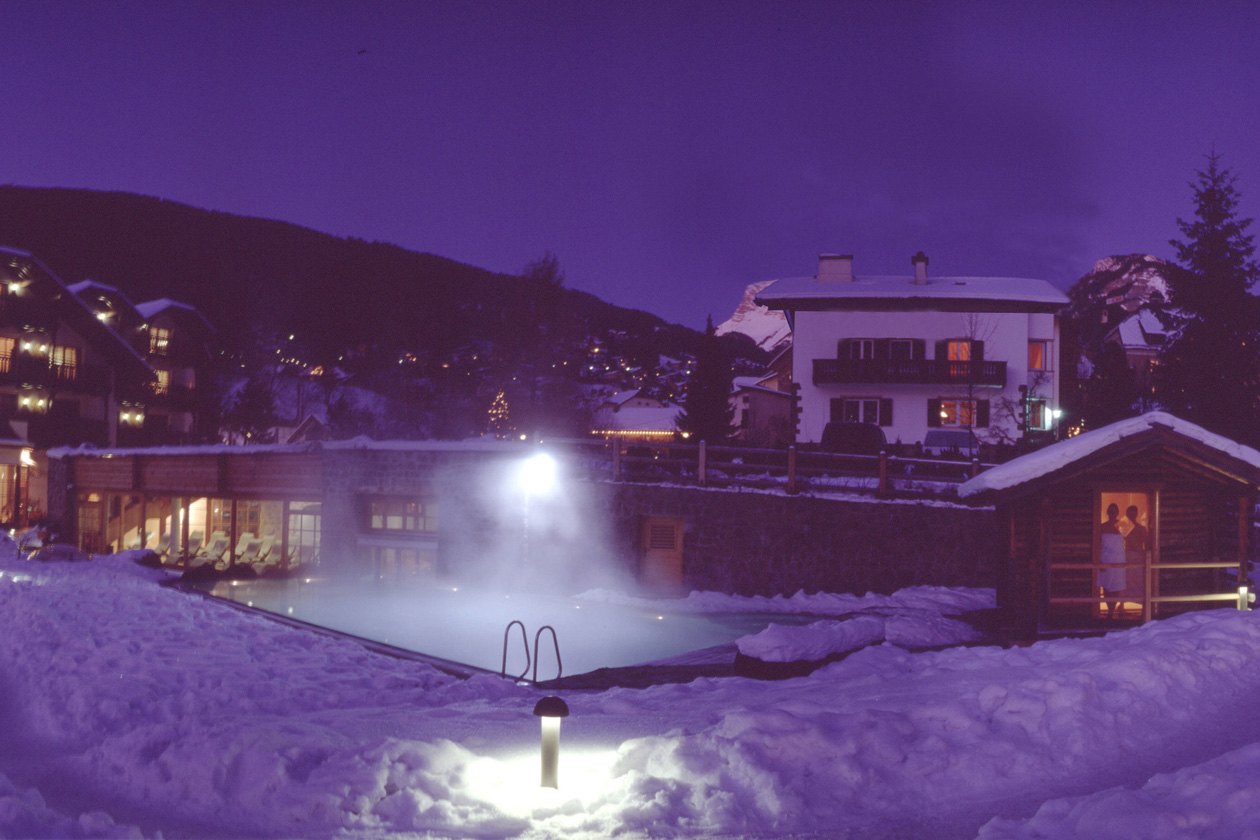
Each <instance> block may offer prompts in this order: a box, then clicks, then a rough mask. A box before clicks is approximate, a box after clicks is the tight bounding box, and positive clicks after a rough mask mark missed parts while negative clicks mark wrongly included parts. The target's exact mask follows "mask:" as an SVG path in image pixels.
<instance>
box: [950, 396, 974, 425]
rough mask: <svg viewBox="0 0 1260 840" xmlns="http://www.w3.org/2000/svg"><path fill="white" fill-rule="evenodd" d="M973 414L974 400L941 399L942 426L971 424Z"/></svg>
mask: <svg viewBox="0 0 1260 840" xmlns="http://www.w3.org/2000/svg"><path fill="white" fill-rule="evenodd" d="M975 416H976V401H975V400H941V425H942V426H964V427H965V426H971V425H973V423H974V422H975Z"/></svg>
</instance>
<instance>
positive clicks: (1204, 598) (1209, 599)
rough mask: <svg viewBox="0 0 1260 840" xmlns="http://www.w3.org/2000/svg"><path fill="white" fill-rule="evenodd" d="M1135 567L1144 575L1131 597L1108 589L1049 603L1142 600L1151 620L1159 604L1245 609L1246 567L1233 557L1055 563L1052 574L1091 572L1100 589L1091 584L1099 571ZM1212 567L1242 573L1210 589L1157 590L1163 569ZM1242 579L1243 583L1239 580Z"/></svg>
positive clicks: (1144, 616) (1144, 618) (1146, 616)
mask: <svg viewBox="0 0 1260 840" xmlns="http://www.w3.org/2000/svg"><path fill="white" fill-rule="evenodd" d="M1128 569H1132V570H1134V572H1135V573H1137V574H1138V575H1141V577H1142V583H1143V588H1142V593H1141V594H1140V595H1136V596H1134V597H1129V596H1127V595H1125V594H1124V593H1123V592H1120V593H1107V594H1101V595H1048V597H1047V601H1048V603H1049V604H1050V605H1052V606H1053V605H1055V604H1062V605H1069V604H1096V605H1098V606H1099V607H1100V608H1101V607H1102V606H1103V605H1105V604H1112V603H1121V602H1123V603H1132V602H1140V605H1141V610H1142V614H1141V619H1142V621H1150V620H1151V619H1152V618H1154V617H1155V615H1156V613H1157V612H1158V609H1157V607H1158V605H1160V604H1208V603H1216V602H1232V603H1236V604H1237V605H1238V608H1239V609H1244V608H1245V604H1244V600H1243V599H1244V598H1245V597H1246V596H1245V595H1244V594H1241V592H1240V589H1239V587H1240V585H1244V586H1245V581H1246V574H1247V570H1246V569H1245V568H1240V566H1239V562H1238V561H1237V560H1233V561H1220V560H1211V561H1202V562H1188V563H1158V562H1139V563H1052V564H1050V567H1049V573H1050V575H1051V576H1053V575H1054V573H1055V572H1063V571H1067V572H1072V571H1078V572H1089V573H1090V581H1091V588H1092V589H1095V590H1097V587H1096V586H1092V582H1093V578H1094V576H1095V575H1096V574H1097V573H1100V572H1105V571H1118V570H1128ZM1188 569H1195V570H1211V569H1218V570H1222V571H1228V570H1233V571H1235V572H1237V573H1238V574H1239V577H1238V580H1237V581H1234V582H1232V583H1230V584H1228V586H1227V587H1226V586H1224V585H1222V586H1215V587H1209V588H1210V589H1211V591H1180V592H1176V593H1174V594H1169V595H1157V594H1154V593H1155V592H1156V591H1158V590H1159V589H1160V588H1161V585H1160V580H1159V575H1160V573H1162V572H1166V571H1168V572H1170V571H1177V570H1188ZM1240 582H1241V583H1240Z"/></svg>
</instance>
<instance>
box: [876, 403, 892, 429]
mask: <svg viewBox="0 0 1260 840" xmlns="http://www.w3.org/2000/svg"><path fill="white" fill-rule="evenodd" d="M879 425H881V426H891V425H892V398H891V397H882V398H881V399H880V401H879Z"/></svg>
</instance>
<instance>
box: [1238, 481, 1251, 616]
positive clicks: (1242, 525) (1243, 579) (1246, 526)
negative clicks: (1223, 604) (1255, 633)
mask: <svg viewBox="0 0 1260 840" xmlns="http://www.w3.org/2000/svg"><path fill="white" fill-rule="evenodd" d="M1254 507H1255V500H1254V499H1253V498H1252V497H1251V494H1249V493H1244V494H1243V495H1241V496H1239V497H1238V609H1240V610H1249V609H1251V606H1250V603H1249V601H1250V593H1251V589H1250V588H1248V586H1247V555H1248V554H1250V551H1249V548H1250V546H1249V545H1248V541H1249V540H1248V537H1249V535H1250V533H1251V511H1252V509H1253V508H1254ZM1244 593H1246V594H1244Z"/></svg>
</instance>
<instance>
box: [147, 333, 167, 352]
mask: <svg viewBox="0 0 1260 840" xmlns="http://www.w3.org/2000/svg"><path fill="white" fill-rule="evenodd" d="M170 344H171V331H170V330H169V329H167V328H166V327H149V353H150V354H151V355H154V356H165V355H166V354H167V351H168V350H169V349H170Z"/></svg>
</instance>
